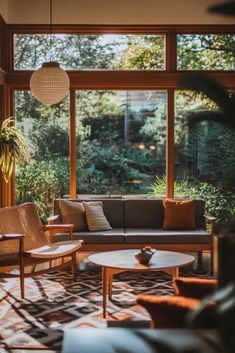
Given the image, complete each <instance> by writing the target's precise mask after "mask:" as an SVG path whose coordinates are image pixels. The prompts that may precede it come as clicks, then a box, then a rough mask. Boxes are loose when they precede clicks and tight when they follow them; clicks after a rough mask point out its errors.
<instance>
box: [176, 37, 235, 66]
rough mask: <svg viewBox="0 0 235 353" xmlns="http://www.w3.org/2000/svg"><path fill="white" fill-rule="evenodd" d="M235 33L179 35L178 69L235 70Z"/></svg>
mask: <svg viewBox="0 0 235 353" xmlns="http://www.w3.org/2000/svg"><path fill="white" fill-rule="evenodd" d="M234 50H235V35H232V34H203V35H202V34H179V35H177V69H178V70H234V69H235V55H234Z"/></svg>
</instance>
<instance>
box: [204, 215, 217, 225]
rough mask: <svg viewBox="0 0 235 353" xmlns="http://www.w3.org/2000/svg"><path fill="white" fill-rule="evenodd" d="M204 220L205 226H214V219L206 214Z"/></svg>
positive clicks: (215, 219)
mask: <svg viewBox="0 0 235 353" xmlns="http://www.w3.org/2000/svg"><path fill="white" fill-rule="evenodd" d="M204 218H205V220H206V223H207V224H215V222H216V221H217V218H216V217H213V216H210V215H206V214H205V215H204Z"/></svg>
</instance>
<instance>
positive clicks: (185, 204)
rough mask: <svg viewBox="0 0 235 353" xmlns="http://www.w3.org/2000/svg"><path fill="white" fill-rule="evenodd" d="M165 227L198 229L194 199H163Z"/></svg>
mask: <svg viewBox="0 0 235 353" xmlns="http://www.w3.org/2000/svg"><path fill="white" fill-rule="evenodd" d="M163 206H164V222H163V229H196V224H195V201H194V200H172V199H165V200H163Z"/></svg>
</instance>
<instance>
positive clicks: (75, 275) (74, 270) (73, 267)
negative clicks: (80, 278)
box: [72, 252, 77, 281]
mask: <svg viewBox="0 0 235 353" xmlns="http://www.w3.org/2000/svg"><path fill="white" fill-rule="evenodd" d="M72 273H73V279H74V281H75V280H76V278H77V257H76V252H75V253H74V254H73V255H72Z"/></svg>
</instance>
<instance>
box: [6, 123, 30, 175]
mask: <svg viewBox="0 0 235 353" xmlns="http://www.w3.org/2000/svg"><path fill="white" fill-rule="evenodd" d="M13 123H14V120H13V119H12V118H8V119H6V120H4V121H3V122H2V123H1V124H0V170H1V172H2V175H3V178H4V180H5V181H6V182H8V181H9V179H10V177H11V175H12V172H13V168H14V162H17V163H26V162H28V161H29V159H30V149H31V146H30V144H29V143H28V142H27V140H26V138H25V137H24V136H23V134H22V133H21V131H20V130H19V128H18V127H17V126H14V125H13Z"/></svg>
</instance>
